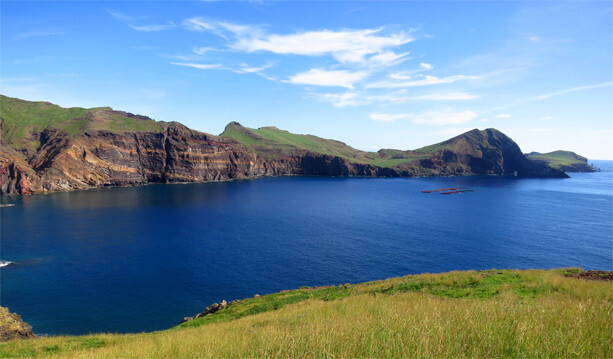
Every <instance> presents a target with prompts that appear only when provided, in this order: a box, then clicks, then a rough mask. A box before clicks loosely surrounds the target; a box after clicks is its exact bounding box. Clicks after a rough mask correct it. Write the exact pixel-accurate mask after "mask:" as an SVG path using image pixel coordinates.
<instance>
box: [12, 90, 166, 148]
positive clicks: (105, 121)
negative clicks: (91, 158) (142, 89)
mask: <svg viewBox="0 0 613 359" xmlns="http://www.w3.org/2000/svg"><path fill="white" fill-rule="evenodd" d="M0 124H1V127H2V131H1V135H2V138H3V139H4V140H6V141H7V142H8V143H9V144H10V145H12V146H13V147H14V148H15V149H17V150H26V151H35V150H36V149H37V148H38V146H39V145H40V143H39V141H38V134H40V133H41V132H42V131H44V130H46V129H48V128H57V129H60V130H64V131H66V132H67V133H68V134H69V135H71V136H76V135H78V134H80V133H82V132H84V131H86V130H105V131H112V132H127V131H130V132H131V131H158V132H159V131H162V125H161V123H159V122H156V121H153V120H150V119H145V118H144V117H135V116H130V115H129V114H128V113H126V112H120V111H113V110H112V109H111V108H109V107H98V108H90V109H86V108H81V107H72V108H63V107H60V106H57V105H54V104H52V103H49V102H32V101H24V100H20V99H16V98H11V97H7V96H3V95H0Z"/></svg>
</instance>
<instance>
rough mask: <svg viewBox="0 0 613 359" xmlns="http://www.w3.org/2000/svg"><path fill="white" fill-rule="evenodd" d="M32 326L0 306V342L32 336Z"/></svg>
mask: <svg viewBox="0 0 613 359" xmlns="http://www.w3.org/2000/svg"><path fill="white" fill-rule="evenodd" d="M34 337H36V335H34V333H33V332H32V327H31V326H30V325H29V324H28V323H26V322H24V321H23V320H21V316H19V315H17V314H15V313H11V312H10V311H9V310H8V308H5V307H0V342H3V341H7V340H12V339H28V338H34Z"/></svg>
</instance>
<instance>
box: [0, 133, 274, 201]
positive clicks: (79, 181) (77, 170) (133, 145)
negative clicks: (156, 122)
mask: <svg viewBox="0 0 613 359" xmlns="http://www.w3.org/2000/svg"><path fill="white" fill-rule="evenodd" d="M5 147H8V146H3V148H2V154H1V155H0V179H1V180H2V193H9V194H27V193H35V192H41V191H65V190H74V189H85V188H89V187H101V186H124V185H139V184H145V183H156V182H163V183H169V182H203V181H217V180H227V179H235V178H249V177H254V176H257V175H260V174H262V173H263V172H264V170H263V169H262V168H260V167H258V161H257V159H256V156H255V155H254V154H253V153H251V152H250V151H248V150H247V148H245V147H244V146H243V145H241V144H240V143H238V142H236V141H234V140H231V139H223V138H220V137H217V136H212V135H208V134H205V133H201V132H197V131H193V130H190V129H189V128H187V127H185V126H183V125H181V124H176V123H174V124H172V125H170V126H168V127H166V128H164V129H163V131H162V132H159V133H158V132H122V133H113V132H106V131H93V132H85V133H84V134H83V135H81V136H78V137H76V138H71V137H70V136H69V135H68V134H67V133H65V132H63V131H58V130H45V132H44V133H43V134H41V146H40V149H39V151H37V153H36V154H35V156H33V157H32V158H31V159H30V161H29V163H27V162H26V161H24V160H22V159H21V158H20V156H19V155H18V154H17V153H14V154H13V156H11V152H10V150H11V149H10V148H6V149H5ZM13 152H15V151H13Z"/></svg>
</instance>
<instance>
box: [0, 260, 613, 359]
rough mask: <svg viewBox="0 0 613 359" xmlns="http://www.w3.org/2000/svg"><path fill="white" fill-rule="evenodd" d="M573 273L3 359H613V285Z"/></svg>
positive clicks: (442, 281) (437, 280)
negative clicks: (442, 358)
mask: <svg viewBox="0 0 613 359" xmlns="http://www.w3.org/2000/svg"><path fill="white" fill-rule="evenodd" d="M576 272H581V270H579V269H565V270H549V271H545V270H521V271H518V270H489V271H479V272H475V271H467V272H450V273H442V274H422V275H413V276H406V277H401V278H393V279H387V280H381V281H374V282H368V283H362V284H355V285H349V284H347V285H341V286H333V287H320V288H301V289H297V290H292V291H285V292H279V293H275V294H271V295H266V296H261V297H254V298H250V299H246V300H242V301H239V302H235V303H233V304H231V305H229V306H228V307H226V308H225V309H222V310H221V311H219V312H216V313H214V314H211V315H208V316H205V317H201V318H198V319H194V320H192V321H189V322H186V323H184V324H182V325H179V326H177V327H175V328H172V329H169V330H166V331H160V332H153V333H142V334H127V335H118V334H95V335H87V336H75V337H67V336H57V337H44V338H39V339H35V340H17V341H11V342H7V343H4V344H0V357H61V358H92V357H96V358H152V357H155V358H196V357H197V358H201V357H215V358H219V357H326V358H335V357H386V358H388V357H390V358H394V357H396V358H406V357H429V358H430V357H473V358H492V357H504V358H516V357H530V358H552V357H554V358H571V357H579V358H587V357H593V358H611V357H613V321H611V318H612V317H613V287H612V286H611V282H610V281H608V282H607V281H597V280H595V281H588V280H582V279H575V278H569V277H566V276H565V275H567V274H570V273H576Z"/></svg>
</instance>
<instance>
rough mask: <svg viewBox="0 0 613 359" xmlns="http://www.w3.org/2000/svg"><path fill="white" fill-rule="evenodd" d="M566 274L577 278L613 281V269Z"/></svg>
mask: <svg viewBox="0 0 613 359" xmlns="http://www.w3.org/2000/svg"><path fill="white" fill-rule="evenodd" d="M564 275H565V276H566V277H571V278H577V279H587V280H605V281H613V271H606V270H589V271H582V272H575V273H568V274H564Z"/></svg>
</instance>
